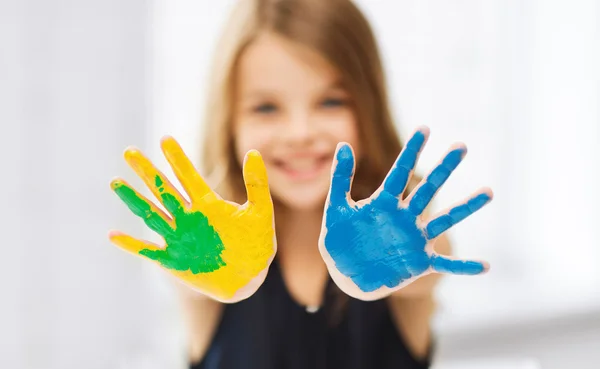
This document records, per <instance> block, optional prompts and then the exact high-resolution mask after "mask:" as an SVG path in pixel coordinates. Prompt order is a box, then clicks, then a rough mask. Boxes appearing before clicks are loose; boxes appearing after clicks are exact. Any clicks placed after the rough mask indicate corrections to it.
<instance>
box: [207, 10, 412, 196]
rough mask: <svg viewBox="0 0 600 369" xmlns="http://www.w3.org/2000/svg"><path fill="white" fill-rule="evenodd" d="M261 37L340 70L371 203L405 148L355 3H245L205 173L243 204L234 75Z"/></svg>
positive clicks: (234, 22) (361, 183) (230, 45)
mask: <svg viewBox="0 0 600 369" xmlns="http://www.w3.org/2000/svg"><path fill="white" fill-rule="evenodd" d="M261 32H271V33H274V34H277V35H279V36H282V37H284V38H285V39H287V40H290V41H291V42H294V43H297V44H300V45H303V46H307V47H309V48H311V49H312V50H315V51H316V52H318V53H319V54H320V55H322V56H323V57H324V58H325V59H326V60H327V61H328V62H329V63H331V65H332V66H333V67H335V68H336V69H337V71H338V72H339V73H340V76H341V78H342V81H343V84H344V86H345V88H346V89H347V90H348V93H349V94H350V95H351V96H352V98H353V102H354V110H355V114H356V117H357V121H358V122H359V127H358V128H359V133H360V137H361V140H362V142H361V147H362V151H363V152H362V156H361V158H360V160H359V162H358V163H357V170H356V175H355V179H354V185H353V191H352V192H353V193H352V196H353V198H354V199H360V198H364V197H368V196H370V194H371V193H372V192H373V191H374V190H375V189H376V188H377V187H378V186H379V185H380V183H381V181H382V180H383V179H384V178H385V175H386V174H387V171H388V170H389V168H390V167H391V166H392V164H393V162H394V160H395V158H396V156H397V155H398V153H399V152H400V150H401V143H400V140H399V137H398V135H397V133H396V130H395V128H394V124H393V121H392V116H391V113H390V109H389V107H388V96H387V92H386V86H385V78H384V72H383V67H382V63H381V59H380V55H379V50H378V48H377V44H376V41H375V37H374V35H373V32H372V30H371V27H370V26H369V23H368V22H367V20H366V19H365V17H364V16H363V14H362V13H361V11H360V10H359V9H358V8H357V7H356V6H355V5H354V4H353V3H352V2H351V1H350V0H240V1H239V3H238V4H237V6H236V8H235V9H234V12H233V14H232V16H231V17H230V19H229V22H228V24H227V25H226V28H225V33H224V35H223V38H222V39H221V41H220V42H219V43H218V52H217V53H216V58H215V60H214V65H213V70H212V73H211V76H212V81H211V83H210V86H209V91H208V96H209V101H208V106H207V107H206V117H205V119H206V121H205V128H206V130H205V132H204V145H203V156H202V161H201V165H202V169H203V172H204V174H205V175H207V178H208V179H209V182H210V183H211V185H212V186H213V187H215V188H216V189H217V192H219V193H220V194H221V195H222V196H223V197H225V198H227V199H228V200H233V201H236V202H239V203H242V202H244V201H245V191H244V186H243V180H242V169H241V166H240V163H239V162H238V160H237V159H236V155H235V152H234V150H235V142H234V135H233V122H232V120H233V117H232V115H233V111H234V102H233V94H234V82H235V81H234V75H235V68H236V65H237V63H238V60H239V59H240V55H241V54H242V52H243V51H244V49H245V48H246V47H247V46H248V45H249V44H250V43H251V42H252V41H253V40H254V39H255V38H256V37H257V35H259V34H260V33H261Z"/></svg>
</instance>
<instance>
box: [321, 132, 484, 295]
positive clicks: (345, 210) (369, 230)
mask: <svg viewBox="0 0 600 369" xmlns="http://www.w3.org/2000/svg"><path fill="white" fill-rule="evenodd" d="M424 142H425V135H424V134H423V133H422V132H419V131H418V132H417V133H416V134H415V135H414V136H413V137H412V138H411V139H410V140H409V142H408V143H407V146H406V148H405V149H404V150H403V152H402V153H401V155H400V157H399V158H398V160H397V161H396V164H395V165H394V167H393V169H392V170H391V171H390V173H389V174H388V177H387V178H386V180H385V182H384V191H381V192H380V193H379V195H378V196H377V197H376V198H373V199H372V201H371V202H370V203H369V204H366V205H364V206H362V207H360V208H359V207H357V206H350V204H348V201H347V194H348V193H349V192H350V186H351V179H352V176H353V173H354V162H355V160H354V156H353V153H352V149H351V148H350V146H348V145H342V146H341V147H339V148H338V151H337V153H336V159H337V164H336V166H335V169H334V172H333V176H332V182H331V191H330V196H329V200H330V202H329V204H328V206H327V208H326V212H325V216H326V228H327V233H326V235H325V242H324V243H325V248H326V249H327V251H328V253H329V255H330V256H331V258H332V259H333V261H334V262H335V266H336V267H337V269H338V270H339V271H340V272H341V273H342V274H343V275H345V276H347V277H349V278H351V279H352V281H353V282H354V283H355V284H356V285H357V286H358V287H359V288H360V289H361V290H362V291H364V292H372V291H375V290H377V289H379V288H381V287H382V286H387V287H389V288H394V287H396V286H398V285H399V284H400V283H402V282H404V281H406V280H408V279H410V278H413V277H417V276H420V275H421V274H423V273H424V272H426V271H427V270H428V269H429V268H430V267H433V268H434V269H435V270H436V271H439V272H444V273H453V274H478V273H481V272H482V271H483V270H484V266H483V264H482V263H479V262H476V261H460V260H458V261H457V260H450V259H447V258H444V257H442V256H439V255H432V256H430V255H429V254H428V253H427V252H426V251H425V247H426V245H427V243H428V241H429V240H432V239H433V238H435V237H437V236H438V235H440V234H441V233H442V232H444V231H445V230H447V229H448V228H450V227H451V226H452V225H454V224H456V223H458V222H459V221H461V220H462V219H464V218H466V217H467V216H469V215H471V214H472V213H473V212H475V211H477V210H478V209H480V208H481V207H482V206H483V205H484V204H485V203H487V202H488V201H489V199H490V198H489V196H487V194H481V195H478V196H476V197H474V198H473V199H471V200H469V201H468V202H467V203H465V204H462V205H459V206H456V207H455V208H453V209H452V210H450V212H449V213H448V214H445V215H442V216H440V217H438V218H436V219H434V220H433V221H432V222H431V223H429V224H428V225H426V226H425V227H424V228H421V227H419V226H418V225H417V217H418V216H419V214H421V213H422V211H423V209H424V208H425V207H426V206H427V204H429V202H430V201H431V199H432V198H433V196H434V195H435V193H436V192H437V190H438V189H439V188H440V187H441V186H442V185H443V183H444V182H445V181H446V179H448V177H449V176H450V174H451V173H452V171H453V170H454V169H455V168H456V166H457V165H458V164H459V163H460V161H461V160H462V157H463V156H464V150H465V149H464V148H460V149H456V150H453V151H451V152H449V153H448V154H447V155H446V157H445V159H444V160H443V161H442V163H440V165H438V166H437V167H436V168H435V169H434V170H433V171H432V173H431V174H430V175H429V176H428V177H427V180H426V183H425V185H424V186H422V187H421V188H420V189H419V190H417V193H415V195H414V196H413V198H412V200H411V203H410V204H409V206H408V207H406V208H399V207H398V206H399V195H400V194H401V193H402V191H403V190H404V187H406V183H407V182H408V179H409V176H410V173H411V172H412V171H413V169H414V167H415V165H416V161H417V157H418V155H419V152H420V151H421V150H422V148H423V145H424ZM484 195H485V196H487V199H485V198H484V197H482V196H484ZM413 202H414V203H413ZM434 235H435V236H434Z"/></svg>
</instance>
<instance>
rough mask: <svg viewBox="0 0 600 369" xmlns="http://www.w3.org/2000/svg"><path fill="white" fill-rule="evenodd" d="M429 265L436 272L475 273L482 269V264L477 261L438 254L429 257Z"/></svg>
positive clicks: (480, 271)
mask: <svg viewBox="0 0 600 369" xmlns="http://www.w3.org/2000/svg"><path fill="white" fill-rule="evenodd" d="M431 265H432V266H433V269H434V270H435V271H436V272H438V273H449V274H466V275H477V274H480V273H482V272H483V271H484V269H485V268H484V266H483V264H482V263H480V262H478V261H469V260H452V259H448V258H445V257H443V256H440V255H436V256H433V257H432V258H431Z"/></svg>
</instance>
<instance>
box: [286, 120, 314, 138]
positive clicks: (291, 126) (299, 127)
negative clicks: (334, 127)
mask: <svg viewBox="0 0 600 369" xmlns="http://www.w3.org/2000/svg"><path fill="white" fill-rule="evenodd" d="M283 135H284V137H285V138H286V141H288V142H289V143H291V144H306V143H309V142H311V141H312V140H313V138H314V130H313V129H312V125H311V124H310V117H309V115H308V114H306V113H303V112H297V113H294V114H292V115H291V116H290V117H289V120H288V124H286V125H285V127H284V132H283Z"/></svg>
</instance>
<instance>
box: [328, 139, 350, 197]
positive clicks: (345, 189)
mask: <svg viewBox="0 0 600 369" xmlns="http://www.w3.org/2000/svg"><path fill="white" fill-rule="evenodd" d="M355 167H356V164H355V161H354V151H353V150H352V147H351V146H350V145H349V144H347V143H345V142H340V143H339V144H338V145H337V148H336V150H335V158H334V161H333V166H332V170H331V188H330V189H329V202H330V204H331V205H332V206H346V205H347V204H348V200H349V199H350V190H351V187H352V179H353V178H354V170H355Z"/></svg>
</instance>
